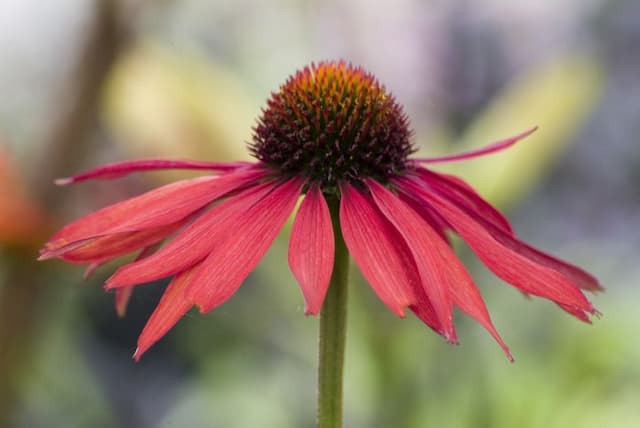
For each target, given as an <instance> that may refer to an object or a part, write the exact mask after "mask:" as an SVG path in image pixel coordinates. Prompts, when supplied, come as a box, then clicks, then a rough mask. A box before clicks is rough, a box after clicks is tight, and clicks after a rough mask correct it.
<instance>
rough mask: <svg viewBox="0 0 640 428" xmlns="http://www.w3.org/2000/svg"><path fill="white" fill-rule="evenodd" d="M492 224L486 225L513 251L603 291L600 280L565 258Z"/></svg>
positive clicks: (584, 288) (583, 286)
mask: <svg viewBox="0 0 640 428" xmlns="http://www.w3.org/2000/svg"><path fill="white" fill-rule="evenodd" d="M491 226H492V225H485V227H486V228H487V230H489V231H490V232H491V234H492V235H493V236H494V237H495V238H496V240H497V241H499V242H500V243H501V244H502V245H504V246H506V247H509V248H511V249H512V250H513V251H516V252H518V253H519V254H521V255H523V256H524V257H527V258H529V259H531V260H532V261H534V262H536V263H539V264H541V265H544V266H547V267H549V268H551V269H554V270H556V271H558V272H560V273H561V274H563V275H565V276H566V277H567V278H569V279H570V280H571V281H573V283H574V284H575V285H576V286H577V287H579V288H582V289H583V290H588V291H592V292H597V291H602V290H603V288H602V286H601V285H600V283H599V282H598V280H597V279H596V278H595V277H594V276H593V275H591V274H590V273H588V272H585V271H584V270H582V269H580V268H579V267H577V266H574V265H572V264H570V263H567V262H565V261H563V260H560V259H557V258H555V257H553V256H552V255H550V254H546V253H543V252H542V251H540V250H538V249H536V248H534V247H532V246H530V245H528V244H526V243H525V242H522V241H520V240H518V239H516V238H515V237H512V236H510V235H507V234H505V233H504V232H503V231H501V230H496V229H495V228H494V227H491Z"/></svg>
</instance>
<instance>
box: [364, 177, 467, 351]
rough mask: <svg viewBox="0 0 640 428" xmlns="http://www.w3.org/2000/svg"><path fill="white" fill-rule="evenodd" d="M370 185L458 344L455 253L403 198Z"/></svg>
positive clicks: (448, 332)
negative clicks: (452, 271) (453, 298)
mask: <svg viewBox="0 0 640 428" xmlns="http://www.w3.org/2000/svg"><path fill="white" fill-rule="evenodd" d="M366 184H367V186H368V187H369V190H370V191H371V194H372V195H373V200H374V201H375V203H376V204H377V206H378V208H379V209H380V211H382V213H383V214H384V215H385V217H386V218H387V220H389V222H390V223H391V224H393V225H394V226H395V228H396V229H397V230H398V232H400V235H402V237H403V238H404V240H405V242H406V243H407V245H408V246H409V249H410V250H411V253H412V255H413V259H414V261H415V263H416V266H417V267H418V272H419V275H420V278H421V282H422V286H423V288H424V291H425V293H426V294H427V296H428V297H429V301H430V302H431V304H432V305H433V308H434V310H435V312H436V314H437V316H438V320H439V321H440V324H441V325H442V327H443V329H444V336H445V338H446V339H447V340H448V341H449V342H457V337H456V332H455V328H454V326H453V304H452V301H451V292H450V290H449V289H450V287H455V286H456V284H455V283H452V281H451V279H452V278H451V275H450V274H449V272H448V270H449V269H450V266H449V265H448V263H449V262H450V261H451V260H448V259H451V258H454V259H456V258H455V255H453V254H452V253H451V251H450V250H449V247H448V246H447V244H446V242H444V241H443V240H442V239H441V238H440V237H439V236H438V234H437V233H436V232H435V231H434V230H433V229H432V228H431V227H430V226H429V225H428V224H427V223H426V222H425V221H423V220H422V218H420V216H419V215H418V214H417V213H416V212H415V211H413V210H412V209H411V208H409V207H408V206H407V205H406V204H405V203H404V202H402V201H401V200H400V198H398V197H397V196H396V195H394V194H393V193H391V192H390V191H388V190H387V189H385V188H384V187H383V186H382V185H380V184H379V183H377V182H376V181H374V180H367V181H366ZM442 247H445V248H446V250H445V249H444V248H442ZM447 256H448V257H447ZM456 260H457V259H456Z"/></svg>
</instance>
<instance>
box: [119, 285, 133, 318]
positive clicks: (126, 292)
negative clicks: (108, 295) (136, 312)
mask: <svg viewBox="0 0 640 428" xmlns="http://www.w3.org/2000/svg"><path fill="white" fill-rule="evenodd" d="M115 294H116V296H115V307H116V314H117V315H118V318H124V316H125V315H126V313H127V306H128V305H129V299H130V298H131V295H132V294H133V285H132V286H130V287H122V288H117V289H116V293H115Z"/></svg>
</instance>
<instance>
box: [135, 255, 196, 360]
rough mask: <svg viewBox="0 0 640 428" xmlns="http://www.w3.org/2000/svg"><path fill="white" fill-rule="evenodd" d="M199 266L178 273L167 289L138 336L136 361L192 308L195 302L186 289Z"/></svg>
mask: <svg viewBox="0 0 640 428" xmlns="http://www.w3.org/2000/svg"><path fill="white" fill-rule="evenodd" d="M198 268H199V266H196V267H194V268H193V269H190V270H188V271H186V272H182V273H180V274H179V275H176V276H175V278H173V280H172V281H171V283H169V285H168V286H167V289H166V290H165V292H164V294H163V295H162V298H161V299H160V303H158V306H157V307H156V309H155V310H154V311H153V313H152V314H151V317H150V318H149V321H147V325H145V326H144V329H143V330H142V333H140V337H139V338H138V348H137V349H136V352H135V353H134V354H133V358H134V359H135V360H136V361H139V360H140V357H141V356H142V354H144V353H145V352H146V351H147V350H148V349H149V348H150V347H151V345H153V344H154V343H156V342H157V341H158V340H160V338H161V337H162V336H164V335H165V334H166V333H167V332H168V331H169V330H170V329H171V327H173V326H174V325H175V324H176V323H177V322H178V320H179V319H180V318H182V316H183V315H184V314H186V313H187V311H189V309H191V307H192V306H193V303H192V302H191V301H189V300H188V299H186V298H185V291H186V289H187V287H188V286H189V284H190V283H191V282H192V281H193V278H194V275H195V273H196V271H197V270H198Z"/></svg>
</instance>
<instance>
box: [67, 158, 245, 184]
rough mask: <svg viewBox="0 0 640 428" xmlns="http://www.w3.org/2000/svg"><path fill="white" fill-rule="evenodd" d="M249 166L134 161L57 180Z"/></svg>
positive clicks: (160, 160)
mask: <svg viewBox="0 0 640 428" xmlns="http://www.w3.org/2000/svg"><path fill="white" fill-rule="evenodd" d="M247 165H249V164H248V163H246V162H232V163H219V162H199V161H193V160H184V159H138V160H132V161H124V162H116V163H110V164H106V165H103V166H100V167H98V168H94V169H91V170H89V171H85V172H83V173H80V174H78V175H74V176H72V177H67V178H59V179H57V180H55V183H56V184H57V185H58V186H66V185H68V184H74V183H79V182H81V181H87V180H105V179H106V180H110V179H114V178H120V177H123V176H125V175H128V174H131V173H132V172H140V171H155V170H162V169H203V170H209V171H232V170H234V169H236V168H240V167H243V166H247Z"/></svg>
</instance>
